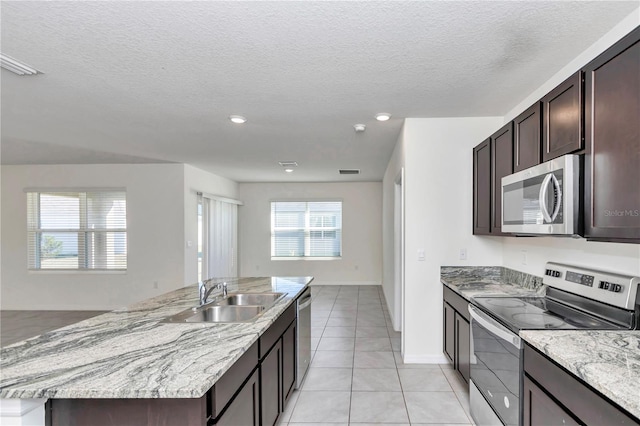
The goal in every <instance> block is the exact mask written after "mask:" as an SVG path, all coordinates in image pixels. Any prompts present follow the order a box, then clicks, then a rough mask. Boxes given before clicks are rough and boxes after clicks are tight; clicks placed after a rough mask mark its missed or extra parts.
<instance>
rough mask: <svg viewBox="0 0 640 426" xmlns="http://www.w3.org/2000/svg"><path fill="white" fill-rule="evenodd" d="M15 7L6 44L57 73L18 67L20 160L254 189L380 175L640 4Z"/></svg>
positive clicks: (498, 104) (7, 81) (8, 144)
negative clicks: (437, 124) (440, 121)
mask: <svg viewBox="0 0 640 426" xmlns="http://www.w3.org/2000/svg"><path fill="white" fill-rule="evenodd" d="M0 6H1V11H0V12H1V23H2V33H1V35H2V39H1V46H0V47H1V49H0V50H1V51H2V52H3V53H5V54H7V55H9V56H12V57H14V58H17V59H20V60H22V61H24V62H26V63H27V64H29V65H31V66H34V67H36V68H38V69H40V70H41V71H43V72H44V74H42V75H38V76H34V77H18V76H16V75H14V74H11V73H9V72H8V71H5V70H2V73H1V78H2V81H1V89H2V92H1V103H2V105H1V106H2V110H1V111H2V117H1V119H2V153H1V154H2V157H1V160H2V163H3V164H33V163H43V162H45V163H51V162H58V163H92V162H102V163H104V162H117V161H123V162H144V161H153V160H158V161H171V162H184V163H190V164H193V165H195V166H197V167H200V168H202V169H205V170H209V171H211V172H213V173H217V174H219V175H222V176H226V177H228V178H231V179H234V180H236V181H240V182H248V181H340V180H381V179H382V176H383V173H384V170H385V167H386V164H387V162H388V160H389V157H390V155H391V152H392V150H393V147H394V144H395V142H396V139H397V136H398V134H399V130H400V127H401V124H402V118H404V117H444V116H447V117H448V116H494V115H504V114H505V113H506V112H507V111H509V110H510V109H511V108H512V107H513V106H515V105H516V104H517V103H518V102H519V101H520V100H521V99H523V98H524V97H525V96H526V95H528V94H529V93H531V92H532V91H533V90H535V89H536V88H537V87H539V86H540V85H541V84H542V83H544V82H545V81H546V80H548V79H549V78H550V77H551V76H552V75H553V74H555V73H556V72H557V71H558V70H559V69H560V68H562V67H563V66H564V65H565V64H566V63H568V62H569V61H570V60H571V59H573V58H574V57H575V56H577V55H578V54H579V53H580V52H581V51H583V50H584V49H585V48H587V47H588V46H589V45H591V44H592V43H593V42H595V41H596V40H597V39H598V38H600V37H601V36H602V35H603V34H604V33H605V32H607V31H608V30H609V29H611V28H612V27H613V26H614V25H615V24H616V23H618V22H619V21H620V20H621V19H622V18H624V17H625V16H627V15H628V14H629V13H631V12H632V11H633V10H634V9H636V8H637V7H638V1H629V2H599V1H598V2H583V1H580V2H569V1H556V2H542V1H527V2H519V1H508V2H488V1H465V2H449V1H447V2H439V1H415V2H325V1H320V2H310V1H303V2H239V1H232V2H135V1H134V2H117V1H106V2H89V1H87V2H38V1H34V2H9V1H2V2H1V3H0ZM382 111H385V112H390V113H392V114H393V118H392V119H391V120H390V121H388V122H386V123H379V122H376V121H375V120H374V119H373V116H374V114H375V113H378V112H382ZM230 114H242V115H245V116H247V117H248V119H249V121H248V122H247V123H246V124H245V125H242V126H238V125H233V124H231V123H230V122H229V121H228V120H227V117H228V116H229V115H230ZM356 123H364V124H366V125H367V130H366V132H364V133H358V134H356V133H355V132H354V131H353V125H354V124H356ZM71 148H81V149H80V150H73V149H71ZM46 160H48V161H46ZM281 160H294V161H297V162H298V164H299V167H298V169H297V170H296V171H295V173H293V174H290V175H288V174H287V175H286V174H284V172H283V171H282V168H281V167H280V166H279V165H278V161H281ZM339 168H358V169H361V170H362V173H361V175H360V176H356V177H353V176H345V177H342V176H339V175H338V173H337V170H338V169H339Z"/></svg>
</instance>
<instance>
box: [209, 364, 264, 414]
mask: <svg viewBox="0 0 640 426" xmlns="http://www.w3.org/2000/svg"><path fill="white" fill-rule="evenodd" d="M259 421H260V390H259V375H258V370H256V371H255V372H254V373H253V374H252V375H251V377H250V378H249V380H248V381H247V383H245V384H244V386H243V387H242V390H240V392H239V393H238V394H237V395H236V397H235V398H234V400H233V401H232V402H231V404H230V405H229V406H228V407H227V409H226V411H225V412H224V413H223V414H222V416H220V418H219V419H218V421H217V423H215V424H216V425H218V426H258V425H259Z"/></svg>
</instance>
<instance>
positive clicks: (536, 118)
mask: <svg viewBox="0 0 640 426" xmlns="http://www.w3.org/2000/svg"><path fill="white" fill-rule="evenodd" d="M541 115H542V114H541V108H540V102H536V103H535V104H533V105H532V106H531V107H529V108H528V109H527V110H526V111H525V112H523V113H522V114H520V115H519V116H517V117H516V118H515V119H514V120H513V132H514V140H513V171H514V172H519V171H520V170H524V169H528V168H529V167H532V166H536V165H538V164H540V128H541V125H542V119H541Z"/></svg>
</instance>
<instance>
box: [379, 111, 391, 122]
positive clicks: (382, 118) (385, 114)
mask: <svg viewBox="0 0 640 426" xmlns="http://www.w3.org/2000/svg"><path fill="white" fill-rule="evenodd" d="M390 118H391V114H389V113H388V112H381V113H380V114H376V120H378V121H387V120H388V119H390Z"/></svg>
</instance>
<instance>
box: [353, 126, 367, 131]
mask: <svg viewBox="0 0 640 426" xmlns="http://www.w3.org/2000/svg"><path fill="white" fill-rule="evenodd" d="M353 128H354V130H355V131H356V133H360V132H364V130H365V129H366V128H367V126H365V125H364V124H354V125H353Z"/></svg>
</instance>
